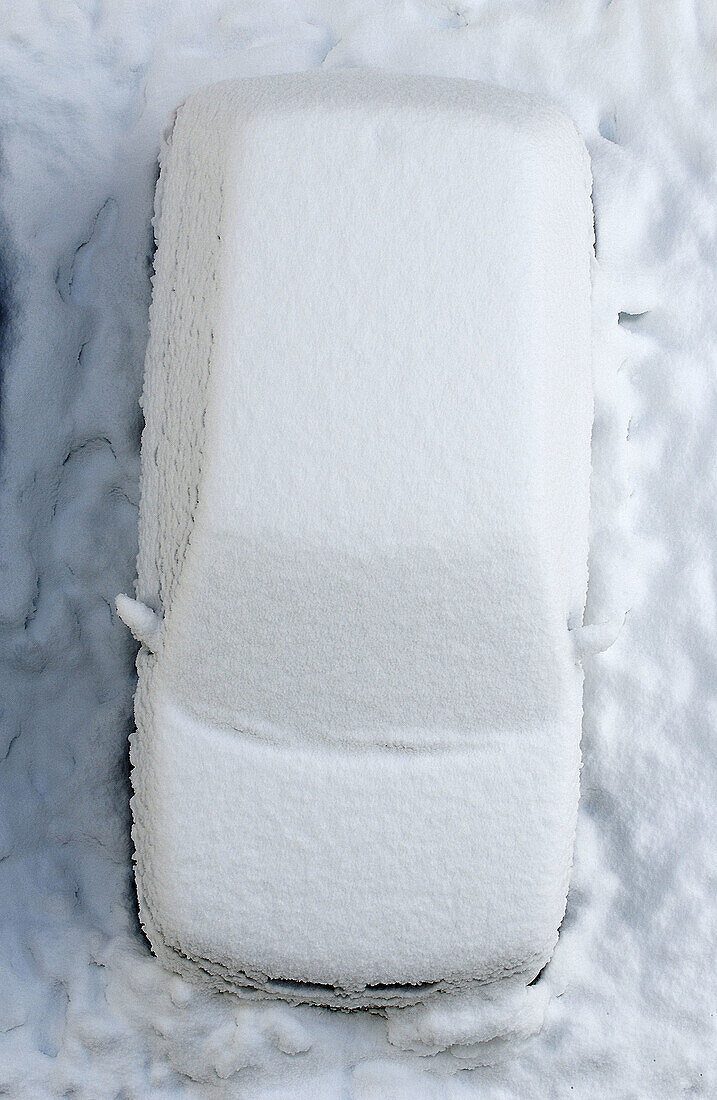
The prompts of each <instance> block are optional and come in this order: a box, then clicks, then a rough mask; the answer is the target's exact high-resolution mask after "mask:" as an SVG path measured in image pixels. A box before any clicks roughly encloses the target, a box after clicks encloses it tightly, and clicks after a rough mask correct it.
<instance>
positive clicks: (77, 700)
mask: <svg viewBox="0 0 717 1100" xmlns="http://www.w3.org/2000/svg"><path fill="white" fill-rule="evenodd" d="M3 25H4V34H3V39H2V43H1V44H0V72H2V76H3V84H2V93H1V98H0V108H1V111H0V142H1V145H2V181H1V190H0V207H1V209H2V219H3V220H2V230H3V231H2V249H1V253H2V268H1V271H2V290H3V296H2V297H3V301H2V321H3V340H2V348H1V352H2V368H3V392H2V446H3V467H2V508H3V513H2V525H1V530H0V538H1V539H2V548H1V550H0V561H1V562H2V569H3V583H2V589H1V606H0V615H1V617H2V624H3V646H2V655H1V661H2V678H3V679H2V737H3V745H2V755H3V760H2V768H1V770H0V792H1V795H0V806H1V807H2V809H1V815H2V817H1V835H0V844H1V846H2V851H1V852H0V857H2V861H1V862H0V874H1V875H2V887H1V889H0V898H1V899H2V921H0V929H1V931H0V936H1V940H0V943H1V947H0V967H1V968H2V982H1V984H0V1088H1V1089H2V1090H3V1092H4V1093H5V1094H7V1095H10V1096H28V1097H38V1096H57V1095H64V1094H73V1093H74V1094H75V1095H79V1096H88V1097H105V1096H107V1097H116V1096H118V1095H120V1096H136V1097H146V1096H152V1097H154V1096H157V1097H164V1096H190V1097H193V1096H202V1097H203V1096H248V1097H257V1096H266V1097H270V1096H271V1097H302V1096H312V1097H316V1096H319V1097H320V1096H327V1097H337V1096H342V1097H348V1096H350V1097H354V1096H355V1097H384V1096H390V1097H406V1098H408V1097H414V1096H429V1097H430V1096H435V1097H463V1096H481V1097H482V1096H488V1097H496V1098H498V1097H500V1098H504V1097H525V1096H530V1097H546V1098H547V1097H568V1096H582V1097H588V1096H589V1097H593V1096H597V1097H650V1098H652V1097H658V1098H661V1097H665V1098H671V1097H675V1096H680V1095H683V1094H691V1095H703V1096H710V1095H714V1093H715V1090H717V1072H716V1067H715V1054H714V1051H715V1046H716V1044H715V1033H714V1019H715V1016H714V1012H715V993H716V991H717V980H716V978H715V974H716V973H717V965H716V960H715V956H714V944H715V941H716V940H717V928H716V923H717V922H716V921H715V915H716V903H715V887H716V885H717V866H716V860H715V848H716V845H715V841H716V840H717V821H716V819H715V810H714V804H715V799H714V784H715V754H714V729H715V722H716V720H717V699H716V693H715V683H716V682H717V675H716V673H717V670H716V669H715V633H716V631H715V613H716V605H717V601H716V600H715V584H714V571H713V567H714V547H715V537H714V532H715V529H716V524H715V520H716V518H717V517H715V500H716V499H717V493H716V489H717V485H716V484H715V482H716V481H717V474H716V468H717V467H716V464H715V453H714V451H715V448H714V437H715V416H716V413H717V394H716V392H715V362H716V360H717V354H716V352H717V321H716V320H715V313H714V300H715V291H716V290H717V286H716V283H717V279H716V274H717V259H716V257H717V250H716V248H715V244H716V243H717V242H716V240H715V238H716V237H717V214H716V210H717V186H716V183H717V179H716V175H717V150H716V148H715V142H714V134H715V132H716V130H717V117H716V115H717V109H716V104H717V94H716V93H717V81H716V79H715V77H716V73H715V53H716V43H717V13H716V11H715V8H714V5H712V4H711V3H710V2H708V0H704V2H702V3H699V2H696V0H695V2H687V0H674V2H670V0H665V2H664V3H661V4H659V5H657V4H654V3H651V2H650V0H612V2H611V3H609V4H605V3H604V0H562V2H558V0H549V2H547V3H544V2H542V0H541V2H537V0H536V2H534V0H508V2H498V0H485V2H482V3H478V2H475V3H472V4H466V5H462V6H460V7H457V6H448V5H443V4H441V3H428V2H421V0H405V2H403V3H378V2H372V0H368V2H363V0H362V2H361V3H358V2H357V3H331V2H330V0H325V2H312V0H305V2H304V3H302V4H298V3H290V2H282V3H274V2H271V0H269V2H268V3H266V4H262V5H255V4H250V3H245V4H237V3H232V2H231V0H223V2H221V3H211V2H207V3H201V4H197V3H193V4H190V3H181V2H180V3H176V4H173V5H171V7H170V6H169V5H160V4H153V5H151V4H148V3H147V4H138V5H136V6H134V7H133V8H131V9H130V8H129V6H128V5H119V4H112V3H109V2H102V0H98V2H97V3H93V4H78V3H71V2H69V0H68V2H58V0H54V2H53V0H47V2H46V3H43V4H34V3H28V4H26V5H15V6H13V7H9V6H8V7H7V8H6V10H5V11H4V12H3ZM320 65H323V66H325V67H327V68H334V67H341V66H355V65H376V66H382V67H385V68H388V69H392V70H396V71H404V72H421V73H432V74H436V75H444V76H463V77H470V78H476V79H480V80H484V81H488V82H492V83H496V84H501V85H505V86H506V87H509V88H514V89H517V90H520V91H523V92H535V93H540V94H542V95H545V96H547V97H549V98H551V99H553V100H554V101H556V102H557V103H558V104H559V105H560V106H562V107H563V108H564V109H565V110H566V111H567V113H568V114H570V115H571V116H572V117H573V118H574V119H575V121H576V123H577V125H578V128H579V130H580V132H581V134H582V135H583V137H584V139H585V141H586V143H587V146H588V149H589V152H590V154H591V160H592V170H593V176H594V205H595V216H596V236H597V264H596V270H595V273H594V274H595V304H596V323H595V346H596V349H597V354H596V358H595V366H594V369H595V387H596V421H595V427H594V431H593V477H592V518H591V530H592V534H591V555H590V588H589V594H588V608H587V614H586V622H588V623H589V624H592V625H593V626H594V627H595V628H596V629H595V630H594V631H593V632H592V635H591V636H590V635H586V636H585V641H586V646H585V648H586V649H587V648H589V645H590V644H594V645H595V646H597V644H598V643H599V642H600V641H601V640H602V641H604V640H606V639H607V640H609V639H610V637H611V636H614V634H615V632H616V629H617V628H616V625H615V624H618V625H619V623H620V622H621V621H622V620H623V617H624V624H623V626H622V629H621V630H620V632H619V635H618V636H617V640H616V642H615V644H614V645H613V646H612V648H611V649H610V650H609V651H608V652H607V653H605V654H604V655H602V656H597V657H593V658H589V657H588V658H587V659H586V661H585V717H584V723H583V739H582V751H583V761H584V763H583V769H582V776H581V788H582V794H581V803H580V811H579V816H578V829H577V842H576V849H575V867H574V872H573V876H572V881H571V889H570V894H569V897H568V908H567V912H566V916H565V919H564V921H563V925H562V929H561V935H560V941H559V945H558V948H557V949H556V952H555V955H554V957H553V960H552V961H551V963H550V965H549V967H548V968H547V970H546V971H545V974H544V976H543V977H542V978H541V979H540V980H539V981H538V982H537V983H536V984H535V985H534V986H531V987H530V988H529V989H528V991H527V994H526V992H525V990H523V991H521V990H520V989H517V990H515V989H513V990H511V991H508V992H507V993H506V994H505V996H504V997H503V998H502V999H501V1001H500V1003H495V1004H493V1005H491V1004H489V1003H488V1002H487V1001H486V1002H485V1003H484V1004H483V1005H482V1007H481V1009H480V1011H479V1012H477V1011H476V1006H475V1004H473V1003H471V1004H467V1005H465V1006H464V1007H463V1010H462V1012H459V1013H457V1014H456V1013H455V1012H454V1013H453V1014H451V1015H450V1018H447V1017H446V1015H445V1014H444V1013H442V1011H441V1006H440V1004H439V1005H438V1006H437V1007H436V1008H435V1009H433V1010H431V1011H429V1012H426V1011H422V1010H421V1009H409V1010H407V1011H406V1010H402V1011H401V1012H400V1013H399V1012H395V1013H394V1012H393V1011H392V1012H391V1013H390V1018H389V1019H388V1020H386V1019H384V1018H382V1017H381V1016H378V1015H375V1014H370V1013H365V1012H358V1013H352V1014H345V1013H334V1012H331V1011H329V1010H326V1009H317V1008H311V1007H307V1006H303V1007H296V1008H292V1007H289V1006H287V1005H278V1004H269V1005H267V1004H263V1005H247V1004H240V1003H239V1002H238V1001H237V1000H235V999H234V998H233V997H231V996H227V995H220V994H213V993H211V992H208V991H207V990H204V989H201V988H199V987H196V986H194V985H192V984H189V983H187V982H185V981H184V980H182V979H181V978H179V977H178V976H176V975H172V974H170V973H168V972H167V971H166V970H165V969H164V968H163V967H162V966H161V964H160V963H159V962H158V961H157V960H156V959H155V958H154V957H153V956H152V955H151V954H150V952H149V948H148V945H147V942H146V940H145V939H144V937H143V936H142V933H141V931H140V928H139V925H138V921H137V914H136V898H135V895H134V892H133V886H132V871H131V848H130V839H129V810H128V799H129V786H128V758H127V737H128V733H129V731H130V730H131V729H132V725H133V720H132V694H133V691H134V684H135V675H134V654H135V646H134V645H133V643H132V642H131V638H130V636H129V633H128V631H127V630H126V628H125V627H124V625H123V624H122V623H121V622H120V621H119V618H118V616H117V615H116V613H115V610H114V603H113V601H114V596H115V594H116V593H117V592H119V591H125V592H126V591H131V584H132V580H133V577H134V571H135V556H136V552H137V493H138V476H139V463H138V454H139V433H140V428H141V419H140V412H139V408H138V404H137V402H138V397H139V393H140V389H141V378H142V366H143V360H144V350H145V344H146V338H147V315H148V306H149V295H150V284H149V276H150V272H151V243H152V236H151V229H150V222H151V217H152V201H153V191H154V182H155V168H156V159H157V154H158V152H159V144H160V137H161V133H162V131H163V129H164V128H165V127H166V125H167V119H168V118H169V117H170V115H171V112H172V110H173V109H174V107H175V106H176V105H177V104H178V103H179V102H180V101H181V100H182V99H183V98H184V97H185V96H186V95H187V94H188V93H189V92H190V91H192V90H193V89H194V88H197V87H200V86H202V85H204V84H207V83H209V82H210V81H214V80H217V79H220V78H224V77H232V76H250V75H257V74H261V73H272V72H281V71H297V70H303V69H308V68H312V67H316V66H320ZM541 1025H542V1027H541ZM539 1029H540V1030H539ZM536 1033H537V1034H536ZM484 1063H489V1064H487V1065H486V1064H484ZM458 1071H461V1072H458Z"/></svg>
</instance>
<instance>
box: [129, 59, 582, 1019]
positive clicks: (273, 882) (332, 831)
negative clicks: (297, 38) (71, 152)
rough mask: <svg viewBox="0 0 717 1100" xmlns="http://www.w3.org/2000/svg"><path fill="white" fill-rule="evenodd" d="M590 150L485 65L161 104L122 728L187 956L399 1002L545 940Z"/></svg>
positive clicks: (554, 886)
mask: <svg viewBox="0 0 717 1100" xmlns="http://www.w3.org/2000/svg"><path fill="white" fill-rule="evenodd" d="M587 161H588V158H587V153H586V150H585V147H584V145H583V143H582V141H581V140H580V138H579V136H578V134H577V132H576V130H575V127H574V125H573V124H572V123H571V122H570V120H569V119H568V118H567V116H565V115H564V114H562V112H560V111H558V110H557V109H556V108H554V107H550V106H549V105H547V104H545V103H544V102H542V101H541V100H538V99H536V98H535V97H526V96H522V95H519V94H517V93H515V92H508V91H502V90H499V89H495V88H492V87H490V86H487V85H484V84H482V83H480V82H477V81H467V80H446V79H444V78H428V77H416V76H408V77H407V76H403V75H397V74H391V73H385V72H382V71H380V70H376V69H366V68H358V69H357V68H353V69H343V70H336V71H329V72H324V73H322V72H318V73H317V72H309V73H299V74H290V75H286V74H284V75H281V76H277V77H272V78H252V79H250V80H243V81H225V82H223V83H221V84H218V85H213V86H210V87H208V88H207V89H205V90H204V91H202V92H201V93H197V94H195V95H194V96H191V97H190V98H189V99H188V100H187V101H186V102H185V103H184V104H182V106H181V107H180V108H179V111H178V113H177V117H176V121H175V125H174V128H173V131H172V134H171V137H170V139H169V141H168V145H167V148H166V149H165V150H164V151H163V154H162V157H161V163H162V169H161V177H160V181H159V184H158V191H157V200H156V207H157V215H156V217H155V236H156V238H157V242H158V249H157V254H156V259H155V269H156V276H155V279H154V283H153V302H152V308H151V311H150V337H149V345H148V353H147V361H146V368H145V383H144V392H143V397H142V406H143V409H144V414H145V420H146V427H145V431H144V434H143V438H142V478H141V497H140V522H139V532H140V549H139V563H140V574H141V575H140V577H139V580H138V589H139V591H141V592H142V594H143V598H144V599H145V600H146V601H147V603H148V604H149V605H151V606H154V607H158V608H161V611H162V613H163V618H162V627H161V630H160V632H159V639H158V642H157V644H156V646H155V649H156V652H155V653H154V654H151V653H149V652H143V653H142V656H141V658H140V660H139V664H138V668H139V675H140V683H139V686H138V690H137V707H136V720H137V733H136V735H134V736H133V738H132V741H131V749H130V758H131V761H132V764H133V772H132V784H133V786H134V789H135V797H134V799H133V802H132V809H133V815H134V821H135V827H134V832H133V838H134V841H135V846H136V857H137V858H136V862H137V888H138V895H139V900H140V919H141V921H142V923H143V925H144V927H145V928H146V929H147V931H148V932H150V933H151V935H150V938H151V940H152V943H153V945H154V946H155V947H156V949H157V952H158V954H159V955H160V957H162V958H163V959H165V960H166V961H168V962H169V963H170V965H173V966H174V967H175V968H178V969H179V970H180V972H182V973H185V972H186V973H187V976H191V969H190V968H188V967H187V965H186V963H187V959H189V960H192V959H194V960H197V966H195V968H194V970H195V974H197V973H198V974H201V973H203V972H204V971H209V972H210V973H212V974H214V976H215V979H216V980H220V982H221V984H222V985H228V986H229V987H230V988H236V989H237V991H238V992H243V991H246V990H249V991H251V989H252V988H255V987H256V986H257V985H258V986H259V987H260V988H261V989H269V988H273V989H274V990H275V991H276V992H279V991H281V992H282V993H283V994H284V995H286V996H288V997H290V998H291V999H293V1000H298V1001H310V1002H313V1003H328V1004H332V1003H333V1004H338V1005H343V1006H344V1007H346V1006H353V1007H358V1006H367V1005H368V1006H371V1005H373V1006H376V1005H385V1004H391V1005H395V1004H401V1003H412V1002H414V1001H420V1000H424V999H425V998H426V996H427V995H428V994H429V993H431V992H432V993H435V992H436V990H437V989H440V990H444V989H456V988H459V989H460V988H463V987H465V986H466V984H467V983H469V982H471V981H482V982H486V981H490V980H496V979H499V978H502V977H505V976H506V975H514V974H518V973H522V974H523V975H524V978H525V982H526V983H527V982H530V981H532V979H533V978H535V977H536V975H537V974H538V972H539V971H540V970H541V969H542V968H543V966H544V965H545V963H546V962H547V961H548V959H549V957H550V955H551V954H552V950H553V947H554V945H555V940H556V937H557V929H558V926H559V924H560V922H561V920H562V917H563V913H564V910H565V899H566V895H567V887H568V873H569V868H570V862H571V853H572V844H573V837H574V833H575V814H576V810H577V798H578V775H579V749H578V745H579V740H580V728H581V720H582V679H583V678H582V670H581V668H580V665H579V662H578V660H577V657H576V653H575V648H574V640H573V636H571V632H570V630H569V623H571V622H572V623H580V622H581V620H582V615H583V607H584V603H585V592H586V586H587V554H588V522H589V477H590V431H591V424H592V412H593V401H592V382H591V308H590V301H591V291H590V266H591V255H592V239H593V215H592V207H591V205H590V175H589V171H588V164H587ZM212 172H216V173H217V175H218V179H216V180H215V179H213V178H212V176H211V173H212ZM207 206H208V207H209V209H207ZM187 238H190V239H189V240H188V239H187ZM206 252H208V253H209V254H210V255H211V257H212V260H213V262H214V264H215V267H214V269H213V270H211V271H210V272H209V273H207V272H206V271H205V270H204V265H203V263H202V259H201V257H202V256H203V254H204V253H206ZM195 254H196V255H198V256H199V257H200V259H199V261H198V263H195V262H193V259H192V257H193V256H194V255H195ZM188 258H189V259H188ZM207 283H208V284H209V286H208V293H206V294H205V293H203V291H204V288H205V287H206V286H207ZM207 348H209V361H208V362H207V361H206V360H205V358H204V356H205V355H206V354H207ZM197 355H199V357H200V358H199V359H197ZM173 406H177V408H174V407H173ZM190 448H195V449H197V450H198V451H199V455H198V456H197V455H192V454H187V453H186V452H187V451H188V449H190ZM178 451H179V452H184V453H181V454H179V455H178ZM187 471H196V474H195V476H196V477H197V479H198V484H191V485H187V483H186V482H183V481H182V477H186V475H187ZM192 501H196V502H197V503H196V504H195V505H194V507H192V508H188V507H187V504H188V502H192ZM180 510H183V511H184V512H185V514H186V516H185V522H184V523H183V525H182V528H181V529H180V531H179V532H178V531H177V528H176V525H175V517H176V515H177V512H178V511H180ZM173 534H174V541H172V536H173ZM187 536H188V537H187ZM172 582H173V583H172ZM146 613H147V615H148V616H153V615H154V612H153V611H150V610H149V608H147V612H146ZM125 614H126V611H125ZM151 648H152V647H151V646H150V649H151ZM270 979H281V980H283V981H284V983H286V982H287V980H290V981H292V982H293V983H294V984H293V985H290V986H287V985H286V984H284V985H283V986H282V985H281V984H280V983H279V984H275V985H274V986H273V987H272V986H271V980H270ZM297 983H301V984H297ZM322 987H323V988H322ZM409 987H413V988H409Z"/></svg>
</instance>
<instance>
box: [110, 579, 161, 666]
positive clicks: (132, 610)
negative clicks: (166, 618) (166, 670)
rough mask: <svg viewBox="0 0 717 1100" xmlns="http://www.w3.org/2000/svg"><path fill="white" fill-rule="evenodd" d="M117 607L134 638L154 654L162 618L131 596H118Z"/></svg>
mask: <svg viewBox="0 0 717 1100" xmlns="http://www.w3.org/2000/svg"><path fill="white" fill-rule="evenodd" d="M115 607H116V608H117V614H118V615H119V617H120V619H121V620H122V622H123V623H124V625H125V626H127V627H129V629H130V630H131V632H132V636H133V637H134V638H135V639H136V640H137V641H138V642H139V643H140V644H141V645H143V646H146V647H147V649H148V650H149V651H150V653H154V652H155V650H156V648H157V642H158V640H159V628H160V626H161V625H162V618H161V616H160V615H158V614H157V612H156V611H153V610H152V608H151V607H148V606H147V604H146V603H142V602H141V601H140V600H133V599H132V598H131V596H125V595H124V594H123V593H121V594H120V595H119V596H117V598H116V600H115Z"/></svg>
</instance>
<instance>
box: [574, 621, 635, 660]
mask: <svg viewBox="0 0 717 1100" xmlns="http://www.w3.org/2000/svg"><path fill="white" fill-rule="evenodd" d="M624 623H625V616H624V615H623V617H622V618H621V619H608V620H607V621H606V622H604V623H590V624H589V625H585V626H575V627H571V629H570V634H571V637H572V639H573V645H574V646H575V653H576V656H577V657H578V660H580V661H582V660H584V659H585V657H593V656H594V655H595V654H596V653H604V652H605V650H606V649H609V648H610V646H611V645H614V644H615V642H616V641H617V639H618V636H619V634H620V631H621V630H622V628H623V625H624Z"/></svg>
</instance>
